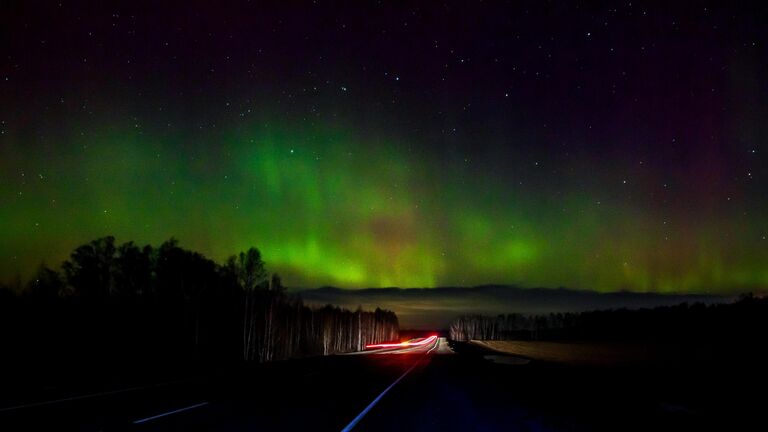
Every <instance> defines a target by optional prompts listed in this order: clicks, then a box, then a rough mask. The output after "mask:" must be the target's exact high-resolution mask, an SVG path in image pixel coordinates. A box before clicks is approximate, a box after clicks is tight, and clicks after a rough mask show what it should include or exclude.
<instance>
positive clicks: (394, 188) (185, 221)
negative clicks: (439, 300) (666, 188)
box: [0, 121, 768, 292]
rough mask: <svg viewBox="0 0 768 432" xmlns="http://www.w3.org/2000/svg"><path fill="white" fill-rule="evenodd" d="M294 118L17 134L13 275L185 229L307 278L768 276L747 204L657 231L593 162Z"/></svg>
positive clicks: (4, 176) (5, 178)
mask: <svg viewBox="0 0 768 432" xmlns="http://www.w3.org/2000/svg"><path fill="white" fill-rule="evenodd" d="M283 123H284V124H281V123H280V122H272V121H269V122H267V121H263V122H258V123H256V122H253V123H247V122H246V123H243V124H240V125H236V126H231V127H224V128H219V129H216V130H213V131H208V132H205V133H203V134H197V135H191V134H189V135H184V134H181V136H179V134H177V135H176V136H174V134H173V133H168V132H163V131H147V130H141V129H129V128H126V127H124V126H123V125H120V124H117V125H107V126H104V127H102V128H99V129H98V130H95V131H91V132H88V133H78V132H77V131H75V130H69V131H67V133H66V134H65V136H66V140H65V141H63V142H62V141H60V140H53V139H51V138H40V140H41V142H40V143H37V145H38V148H40V149H43V150H42V151H40V152H36V153H35V154H29V153H30V152H25V151H24V148H25V142H24V141H25V139H26V138H22V137H13V136H10V137H9V136H6V137H5V138H4V140H5V141H4V143H5V144H4V145H3V146H2V147H1V148H0V157H2V161H3V162H2V168H3V169H2V172H0V180H2V182H0V193H1V194H2V201H1V204H2V206H1V207H0V219H2V221H3V222H2V226H1V227H0V243H2V244H3V247H2V248H1V249H0V276H1V277H2V278H3V279H4V280H10V279H12V278H14V277H16V275H21V277H23V278H26V277H29V276H31V275H32V274H33V273H34V271H35V269H36V268H37V267H38V266H39V265H40V263H41V261H44V262H45V263H47V264H49V265H53V266H56V265H58V263H60V262H61V261H62V260H64V259H66V257H67V254H68V253H69V252H70V251H71V250H72V249H73V248H74V247H76V246H77V245H79V244H81V243H83V242H85V241H88V240H90V239H93V238H97V237H99V236H104V235H115V236H116V237H117V240H118V241H128V240H134V241H136V242H138V243H142V244H143V243H152V244H159V243H160V242H162V241H163V240H165V239H168V238H169V237H171V236H174V237H176V238H178V239H179V240H180V241H181V243H182V245H184V246H186V247H188V248H191V249H195V250H199V251H201V252H203V253H205V254H206V255H208V256H210V257H211V258H213V259H215V260H217V261H219V262H221V261H223V260H224V259H225V258H226V257H227V256H229V255H231V254H234V253H236V252H238V251H240V250H244V249H246V248H248V247H250V246H257V247H259V248H260V249H261V250H262V252H263V254H264V256H265V258H266V260H267V263H268V266H269V268H270V269H271V270H273V271H277V272H279V273H280V274H281V275H282V276H283V278H284V280H285V282H286V284H287V285H289V286H293V287H313V286H321V285H334V286H339V287H345V288H355V287H358V288H359V287H386V286H400V287H434V286H456V285H475V284H484V283H510V284H519V285H521V286H525V287H533V286H546V287H558V286H567V287H573V288H584V289H594V290H599V291H615V290H622V289H627V290H634V291H659V292H736V291H740V290H745V289H760V288H762V287H764V286H765V285H766V283H768V266H766V265H765V263H766V262H768V252H767V250H768V249H767V248H766V247H765V243H764V242H763V241H761V239H760V233H758V232H754V229H752V228H750V226H751V225H750V224H747V223H729V222H723V219H724V218H728V217H731V216H732V219H731V221H735V220H740V219H738V217H739V216H738V215H737V214H736V211H735V210H734V212H733V214H732V215H731V214H730V213H728V212H727V211H726V212H724V211H722V210H718V212H717V213H716V214H714V215H706V214H705V215H704V217H698V218H697V217H691V215H690V214H687V213H685V212H678V213H677V214H672V215H670V216H669V217H668V219H667V220H666V221H665V222H664V223H663V225H660V224H659V223H658V220H659V217H658V215H657V214H655V210H654V209H653V208H652V207H651V206H650V205H647V204H646V203H643V202H642V201H638V200H636V199H635V200H632V199H624V198H621V195H620V194H619V193H618V192H617V188H619V187H621V186H616V185H613V183H618V182H613V183H609V182H607V181H605V178H593V179H591V180H589V181H588V183H587V184H585V182H584V181H583V180H580V181H575V180H574V179H576V178H579V179H583V178H589V172H590V166H588V164H582V166H578V167H574V169H573V172H572V173H570V174H562V178H561V179H559V181H557V182H555V184H556V186H541V185H537V184H535V183H534V184H532V185H528V184H522V183H511V182H505V181H502V180H500V179H499V178H498V177H495V176H493V175H492V173H489V172H485V171H482V170H477V171H474V168H473V165H472V163H471V161H462V162H461V163H441V162H440V160H439V158H435V157H434V155H425V154H424V153H419V152H417V151H413V150H412V148H413V147H412V146H411V145H410V144H409V143H408V142H407V139H405V138H397V137H391V136H388V135H387V134H384V133H382V134H379V135H380V137H379V138H377V137H375V136H372V135H371V134H365V135H364V136H363V134H356V133H354V132H353V130H354V128H352V127H346V128H341V127H323V126H306V125H303V126H302V125H299V126H297V125H296V124H290V122H287V121H285V122H283ZM53 141H56V142H53ZM180 149H185V150H184V151H181V150H180ZM430 156H432V157H430ZM491 156H492V157H495V155H491ZM500 157H505V156H503V155H501V156H500ZM47 161H56V162H55V163H53V162H47ZM542 184H543V183H542ZM596 197H598V198H597V199H596ZM600 197H603V198H602V200H601V201H600ZM598 201H600V202H598ZM708 216H709V217H708ZM726 221H727V219H726Z"/></svg>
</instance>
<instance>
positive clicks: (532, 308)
mask: <svg viewBox="0 0 768 432" xmlns="http://www.w3.org/2000/svg"><path fill="white" fill-rule="evenodd" d="M294 292H295V293H299V294H300V295H301V297H302V298H303V299H304V301H305V302H306V303H308V304H319V305H324V304H329V303H330V304H336V305H339V306H342V307H346V308H353V309H354V308H356V307H357V306H358V305H362V306H363V308H365V309H371V308H376V307H381V308H385V309H390V310H393V311H395V312H396V313H397V315H398V317H399V318H400V327H401V328H415V329H436V328H444V327H446V326H447V324H448V322H449V321H450V320H451V319H453V318H454V317H456V316H457V315H460V314H465V313H482V314H490V315H494V314H502V313H513V312H517V313H524V314H538V313H549V312H581V311H587V310H595V309H616V308H629V309H639V308H651V307H655V306H664V305H674V304H679V303H685V302H688V303H696V302H701V303H718V302H725V301H730V300H732V299H733V297H732V296H719V295H701V294H660V293H636V292H626V291H621V292H609V293H600V292H594V291H586V290H574V289H567V288H556V289H553V288H520V287H517V286H512V285H482V286H476V287H441V288H366V289H355V290H353V289H341V288H335V287H323V288H317V289H306V290H295V291H294Z"/></svg>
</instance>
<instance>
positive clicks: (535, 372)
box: [0, 338, 748, 431]
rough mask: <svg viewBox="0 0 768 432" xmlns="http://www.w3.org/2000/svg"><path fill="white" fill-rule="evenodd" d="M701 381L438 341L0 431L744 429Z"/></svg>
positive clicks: (38, 409)
mask: <svg viewBox="0 0 768 432" xmlns="http://www.w3.org/2000/svg"><path fill="white" fill-rule="evenodd" d="M701 382H702V380H701V379H696V377H695V376H691V377H689V378H686V377H684V376H681V375H680V373H679V371H672V372H660V371H657V370H636V369H633V370H626V369H585V368H573V367H564V366H557V365H549V364H542V363H538V362H535V361H531V362H529V361H525V360H522V359H516V358H509V357H506V356H498V355H492V353H489V352H487V351H483V350H481V349H479V348H476V347H473V346H470V345H465V344H457V345H453V346H449V343H448V342H447V341H446V340H445V339H443V338H439V339H434V340H431V341H429V342H428V343H425V344H422V345H418V346H405V347H403V346H400V347H392V348H387V349H380V350H374V351H371V352H367V353H365V354H362V355H338V356H329V357H322V358H312V359H302V360H292V361H285V362H276V363H273V364H267V365H260V366H257V367H254V368H250V369H247V370H230V371H223V372H221V373H219V374H217V375H214V376H209V377H205V378H196V379H191V380H187V381H178V382H172V383H160V384H157V385H154V386H150V387H140V388H132V389H125V390H118V391H113V392H108V393H101V394H94V395H74V396H73V397H71V398H64V399H63V400H57V401H37V402H36V403H32V404H27V405H24V406H16V407H5V408H0V430H2V431H14V430H82V431H102V430H103V431H167V430H179V431H180V430H184V431H254V430H319V431H325V430H328V431H342V430H361V431H367V430H373V431H378V430H382V431H384V430H386V431H391V430H414V431H416V430H418V431H422V430H435V431H454V430H455V431H467V430H469V431H471V430H523V431H526V430H530V431H541V430H649V429H654V430H671V429H679V428H686V429H687V428H697V429H699V430H701V429H720V428H722V427H726V426H727V427H726V428H727V429H729V430H736V429H741V428H740V427H739V426H740V424H741V423H739V421H740V420H744V419H739V418H736V419H734V418H733V416H732V414H733V412H732V411H730V410H731V409H736V408H737V407H735V406H734V407H730V406H725V407H724V408H723V407H722V406H723V405H722V404H721V405H717V406H718V407H721V408H719V409H718V410H712V409H711V405H708V403H710V402H711V401H710V399H711V398H709V397H703V395H704V394H707V390H709V391H713V389H712V388H709V389H707V387H708V384H707V385H705V384H702V385H701V386H699V387H697V386H696V383H701ZM710 387H711V386H710ZM702 392H705V393H702ZM707 401H710V402H707ZM726 405H727V404H726ZM729 407H730V408H729ZM737 417H738V416H737ZM745 421H746V420H745ZM744 424H748V423H744Z"/></svg>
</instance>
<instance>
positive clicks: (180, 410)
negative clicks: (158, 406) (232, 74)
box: [133, 402, 208, 424]
mask: <svg viewBox="0 0 768 432" xmlns="http://www.w3.org/2000/svg"><path fill="white" fill-rule="evenodd" d="M205 405H208V402H201V403H199V404H195V405H191V406H188V407H184V408H179V409H177V410H173V411H168V412H165V413H162V414H158V415H154V416H152V417H147V418H143V419H141V420H135V421H134V422H133V424H139V423H144V422H148V421H150V420H155V419H159V418H160V417H165V416H169V415H171V414H176V413H180V412H182V411H189V410H191V409H195V408H200V407H201V406H205Z"/></svg>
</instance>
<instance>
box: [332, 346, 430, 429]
mask: <svg viewBox="0 0 768 432" xmlns="http://www.w3.org/2000/svg"><path fill="white" fill-rule="evenodd" d="M420 361H421V359H419V360H417V361H416V362H415V363H414V364H413V366H411V367H410V368H408V370H407V371H405V373H403V374H402V375H400V378H398V379H396V380H395V382H393V383H392V384H390V385H389V387H387V388H385V389H384V391H383V392H381V394H379V395H378V396H376V399H374V400H373V402H371V403H370V404H368V406H367V407H365V409H364V410H362V411H361V412H360V414H358V415H357V417H355V418H354V420H352V421H351V422H349V424H348V425H347V426H346V427H345V428H344V429H342V430H341V432H349V431H351V430H352V428H354V427H355V425H357V424H358V423H359V422H360V420H362V419H363V417H365V415H366V414H368V411H370V410H371V409H372V408H373V407H374V406H376V404H377V403H379V401H380V400H381V398H383V397H384V395H385V394H387V392H388V391H390V390H391V389H392V387H394V386H395V385H397V383H399V382H400V380H402V379H403V378H405V376H406V375H408V374H409V373H410V372H411V371H412V370H413V368H415V367H416V365H418V364H419V362H420Z"/></svg>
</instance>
